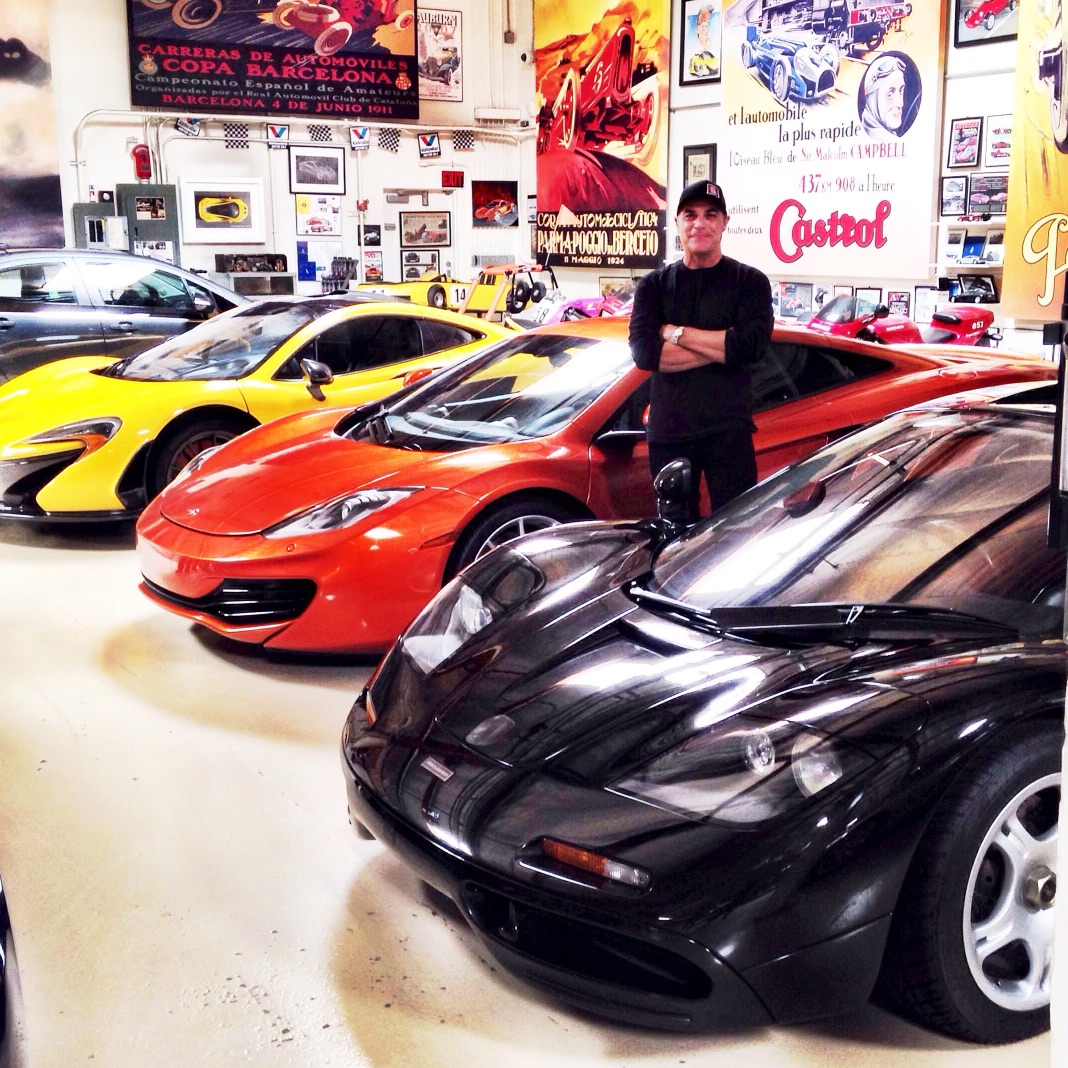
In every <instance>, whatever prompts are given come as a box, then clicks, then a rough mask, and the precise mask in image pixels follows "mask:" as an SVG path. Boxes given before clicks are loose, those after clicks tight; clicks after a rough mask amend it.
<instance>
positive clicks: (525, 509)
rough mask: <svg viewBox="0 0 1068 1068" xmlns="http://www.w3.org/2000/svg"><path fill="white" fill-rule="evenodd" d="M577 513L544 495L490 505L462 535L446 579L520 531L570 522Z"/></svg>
mask: <svg viewBox="0 0 1068 1068" xmlns="http://www.w3.org/2000/svg"><path fill="white" fill-rule="evenodd" d="M577 518H578V516H577V515H576V514H575V513H574V512H573V511H572V510H571V509H569V508H568V507H567V506H566V505H563V504H559V503H557V502H556V501H553V500H549V499H548V498H546V497H524V498H521V499H520V500H513V501H511V502H509V503H506V504H501V505H498V506H496V507H491V508H490V509H489V510H488V511H486V512H484V513H483V514H482V515H481V516H479V517H478V518H477V519H476V520H475V521H474V522H473V523H472V524H471V525H470V526H469V527H468V528H467V530H465V531H464V533H463V534H462V535H461V537H460V538H459V540H458V541H457V543H456V548H455V550H454V551H453V555H452V558H451V559H450V560H449V565H448V567H447V568H446V572H445V581H446V582H447V581H448V580H449V579H451V578H452V577H453V576H454V575H455V574H456V573H457V572H458V571H462V570H463V569H464V568H465V567H467V565H468V564H470V563H473V562H474V561H475V560H477V559H478V558H479V557H480V556H485V555H486V553H488V552H491V551H492V550H493V549H496V548H497V547H498V546H499V545H504V544H505V543H506V542H509V541H512V540H513V539H514V538H518V537H520V536H521V535H523V534H531V533H534V532H535V531H538V530H548V529H549V527H555V526H558V525H559V524H560V523H572V522H574V521H575V520H576V519H577Z"/></svg>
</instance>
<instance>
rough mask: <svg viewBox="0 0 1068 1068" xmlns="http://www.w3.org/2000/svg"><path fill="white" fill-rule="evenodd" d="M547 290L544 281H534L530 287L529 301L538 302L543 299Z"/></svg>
mask: <svg viewBox="0 0 1068 1068" xmlns="http://www.w3.org/2000/svg"><path fill="white" fill-rule="evenodd" d="M546 292H548V291H547V290H546V288H545V283H544V282H535V283H534V284H533V285H532V286H531V287H530V303H531V304H540V303H541V302H542V301H543V300H544V299H545V294H546Z"/></svg>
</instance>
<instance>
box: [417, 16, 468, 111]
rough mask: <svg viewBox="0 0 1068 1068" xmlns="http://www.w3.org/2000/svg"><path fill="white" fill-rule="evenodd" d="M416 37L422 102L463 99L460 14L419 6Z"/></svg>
mask: <svg viewBox="0 0 1068 1068" xmlns="http://www.w3.org/2000/svg"><path fill="white" fill-rule="evenodd" d="M417 17H418V22H417V23H416V25H417V26H418V28H419V30H418V33H417V35H416V42H417V55H418V64H419V96H420V98H421V99H423V100H463V98H464V68H463V40H462V35H461V27H462V23H461V17H462V16H461V14H460V12H459V11H439V10H438V9H437V8H432V7H421V8H419V11H418V13H417Z"/></svg>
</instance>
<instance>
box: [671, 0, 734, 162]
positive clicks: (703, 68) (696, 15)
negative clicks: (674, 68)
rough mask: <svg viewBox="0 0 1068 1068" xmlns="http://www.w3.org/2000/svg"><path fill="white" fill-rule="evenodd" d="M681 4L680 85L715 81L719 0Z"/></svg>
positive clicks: (720, 13) (719, 47)
mask: <svg viewBox="0 0 1068 1068" xmlns="http://www.w3.org/2000/svg"><path fill="white" fill-rule="evenodd" d="M681 6H682V26H681V27H680V30H681V32H680V34H679V39H680V44H679V84H680V85H701V84H704V83H706V82H718V81H719V72H720V63H719V61H720V56H722V54H723V40H722V37H723V3H722V0H682V5H681ZM710 180H711V179H710ZM694 181H699V179H697V178H695V179H694Z"/></svg>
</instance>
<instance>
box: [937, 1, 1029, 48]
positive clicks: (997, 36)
mask: <svg viewBox="0 0 1068 1068" xmlns="http://www.w3.org/2000/svg"><path fill="white" fill-rule="evenodd" d="M1019 21H1020V6H1019V4H1018V3H1015V2H1013V0H954V3H953V44H954V45H955V46H956V47H957V48H964V47H966V46H968V45H980V44H990V43H991V42H992V41H1012V40H1015V39H1016V30H1017V28H1018V25H1019Z"/></svg>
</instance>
